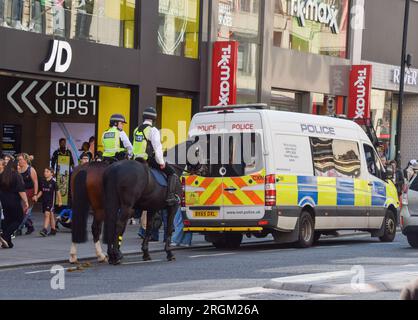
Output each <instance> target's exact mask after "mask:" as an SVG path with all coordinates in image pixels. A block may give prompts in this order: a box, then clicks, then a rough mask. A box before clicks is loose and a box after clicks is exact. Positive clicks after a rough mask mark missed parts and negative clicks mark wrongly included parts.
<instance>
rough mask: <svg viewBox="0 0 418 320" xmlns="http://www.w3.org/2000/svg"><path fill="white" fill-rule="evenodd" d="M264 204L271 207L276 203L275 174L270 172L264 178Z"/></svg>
mask: <svg viewBox="0 0 418 320" xmlns="http://www.w3.org/2000/svg"><path fill="white" fill-rule="evenodd" d="M264 190H265V199H264V202H265V206H266V207H272V206H275V205H276V175H274V174H270V175H267V176H266V178H265V184H264Z"/></svg>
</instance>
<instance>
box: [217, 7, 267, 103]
mask: <svg viewBox="0 0 418 320" xmlns="http://www.w3.org/2000/svg"><path fill="white" fill-rule="evenodd" d="M259 12H260V0H245V1H236V0H220V1H219V12H218V14H219V21H220V23H219V24H218V38H217V40H218V41H238V43H239V47H238V72H237V103H251V102H255V101H257V87H258V86H257V83H258V81H259V79H258V70H259V61H260V52H261V49H260V48H261V40H260V38H261V37H260V27H259V22H260V17H259Z"/></svg>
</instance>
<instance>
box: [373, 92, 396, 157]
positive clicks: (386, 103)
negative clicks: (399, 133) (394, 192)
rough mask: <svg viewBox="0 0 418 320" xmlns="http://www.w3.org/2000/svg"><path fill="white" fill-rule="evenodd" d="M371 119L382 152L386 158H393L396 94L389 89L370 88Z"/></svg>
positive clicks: (394, 151)
mask: <svg viewBox="0 0 418 320" xmlns="http://www.w3.org/2000/svg"><path fill="white" fill-rule="evenodd" d="M371 97H372V100H371V107H370V111H371V120H372V124H373V128H374V130H375V131H376V135H377V138H378V139H379V142H380V144H381V145H382V148H383V150H382V153H383V155H385V156H386V158H387V159H388V160H393V159H395V156H396V150H395V149H396V148H395V136H396V119H397V118H398V96H397V95H395V94H393V93H392V92H390V91H384V90H375V89H373V90H372V95H371Z"/></svg>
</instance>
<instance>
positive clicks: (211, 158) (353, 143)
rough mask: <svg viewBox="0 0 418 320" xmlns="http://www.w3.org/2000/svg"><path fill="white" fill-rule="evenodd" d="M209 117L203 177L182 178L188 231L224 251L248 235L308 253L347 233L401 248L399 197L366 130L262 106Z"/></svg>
mask: <svg viewBox="0 0 418 320" xmlns="http://www.w3.org/2000/svg"><path fill="white" fill-rule="evenodd" d="M207 108H208V110H210V111H208V112H202V113H198V114H196V115H195V116H194V117H193V119H192V121H191V125H190V129H189V139H191V140H192V141H193V142H194V149H193V148H192V150H195V151H196V152H195V157H196V159H195V161H196V163H197V164H198V165H200V171H199V174H196V175H188V176H187V175H186V176H184V177H183V178H182V183H183V195H182V212H183V217H184V226H185V228H184V231H187V232H199V233H203V234H205V235H206V239H207V240H208V241H210V242H212V243H213V244H214V245H215V246H216V247H219V248H225V247H229V248H233V247H238V246H239V245H240V244H241V241H242V237H243V235H245V234H246V235H248V236H251V235H252V236H256V237H265V236H267V235H268V234H272V235H273V237H274V239H275V240H276V241H277V242H294V243H296V244H297V245H299V246H300V247H309V246H311V245H312V244H313V242H314V241H316V240H317V239H319V237H320V236H321V234H327V233H330V232H335V231H337V230H347V229H353V230H365V231H368V232H370V233H371V234H372V236H376V237H379V238H380V239H381V240H382V241H393V239H394V237H395V235H396V224H397V222H396V217H397V210H398V208H399V199H398V196H397V192H396V188H395V186H394V184H393V183H392V181H391V180H390V176H389V175H390V174H391V173H390V172H389V171H386V169H385V168H384V167H383V165H382V164H381V162H380V159H379V157H378V155H377V153H376V151H375V148H374V147H373V145H372V143H371V142H370V140H369V138H368V137H367V135H366V134H365V132H364V131H363V129H362V128H361V127H360V126H359V125H358V124H356V123H355V122H353V121H350V120H346V119H339V118H334V117H325V116H316V115H309V114H300V113H291V112H282V111H274V110H268V109H267V106H266V105H260V104H254V105H236V106H227V107H207Z"/></svg>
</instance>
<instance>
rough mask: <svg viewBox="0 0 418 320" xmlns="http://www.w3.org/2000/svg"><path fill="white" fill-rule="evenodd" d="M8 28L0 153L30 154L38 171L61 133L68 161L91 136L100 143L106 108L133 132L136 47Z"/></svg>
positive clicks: (0, 84)
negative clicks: (69, 38)
mask: <svg viewBox="0 0 418 320" xmlns="http://www.w3.org/2000/svg"><path fill="white" fill-rule="evenodd" d="M8 33H13V38H11V37H7V38H8V39H7V40H6V39H1V38H2V37H4V38H5V36H4V35H5V33H3V32H0V42H1V43H7V44H8V46H5V47H2V52H1V53H0V55H1V59H0V142H1V144H0V146H1V148H0V152H1V153H11V154H16V153H20V152H26V153H28V154H31V155H33V156H34V166H35V167H36V168H38V169H39V170H41V169H42V168H45V167H47V166H49V160H50V157H51V154H52V153H53V151H54V150H56V149H57V148H58V143H59V139H60V138H66V140H67V147H68V148H69V149H70V150H71V152H72V154H73V160H74V163H77V162H78V157H79V155H80V153H81V151H80V150H81V148H82V144H83V142H88V141H89V139H90V138H91V137H96V141H97V145H95V149H96V150H98V149H99V150H100V147H101V145H100V144H101V138H100V137H101V135H102V132H103V131H104V130H106V129H107V127H108V124H109V117H110V115H111V114H112V113H121V114H123V115H124V116H125V117H126V119H127V121H128V125H127V126H126V128H125V130H126V133H127V134H128V135H129V134H130V133H131V131H132V130H133V128H134V127H133V126H136V125H137V119H138V103H139V102H138V91H139V89H138V88H139V85H138V84H139V81H138V74H136V73H135V72H133V70H139V66H138V64H139V62H138V60H139V56H138V54H134V53H135V52H137V51H136V50H131V49H124V48H115V47H111V46H103V45H91V44H89V43H87V42H81V41H61V40H60V41H58V40H53V39H51V38H48V37H45V36H42V35H37V34H32V33H27V32H19V31H14V30H8ZM10 39H12V41H10ZM3 48H4V49H3ZM18 49H19V50H18ZM25 50H27V51H29V52H30V54H29V55H28V54H26V52H25ZM48 62H49V64H48ZM45 70H49V71H45ZM138 73H139V71H138ZM40 172H41V171H40Z"/></svg>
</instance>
